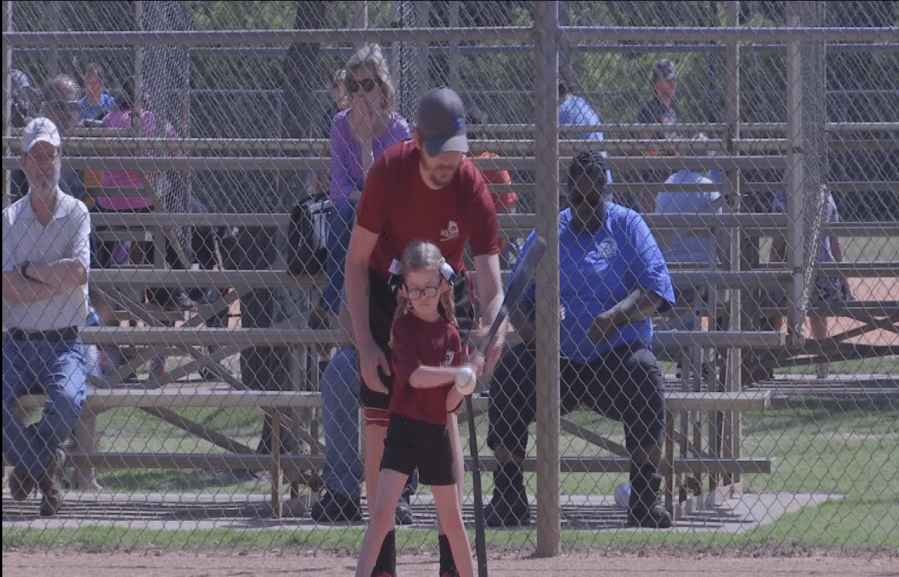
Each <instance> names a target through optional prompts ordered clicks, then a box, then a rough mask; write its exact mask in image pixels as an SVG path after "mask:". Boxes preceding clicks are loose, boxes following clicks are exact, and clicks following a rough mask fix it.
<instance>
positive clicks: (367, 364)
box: [357, 341, 393, 395]
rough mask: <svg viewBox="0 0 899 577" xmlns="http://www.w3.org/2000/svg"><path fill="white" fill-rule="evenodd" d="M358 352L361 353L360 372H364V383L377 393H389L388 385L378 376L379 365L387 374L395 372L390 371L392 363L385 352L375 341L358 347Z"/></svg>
mask: <svg viewBox="0 0 899 577" xmlns="http://www.w3.org/2000/svg"><path fill="white" fill-rule="evenodd" d="M357 352H358V354H359V372H360V373H361V374H362V382H363V384H364V385H365V386H366V387H368V388H369V389H371V390H372V391H374V392H376V393H381V394H382V395H386V394H388V393H389V392H390V391H389V390H387V387H385V386H384V383H382V382H381V378H380V377H379V376H378V367H380V368H381V370H382V371H384V374H385V375H392V374H393V373H392V372H391V371H390V363H388V362H387V357H386V356H384V352H383V351H381V349H380V348H378V345H376V344H375V343H374V342H373V341H372V342H370V343H369V344H367V345H365V346H361V347H358V349H357Z"/></svg>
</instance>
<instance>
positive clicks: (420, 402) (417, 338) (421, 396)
mask: <svg viewBox="0 0 899 577" xmlns="http://www.w3.org/2000/svg"><path fill="white" fill-rule="evenodd" d="M392 339H393V340H392V344H393V347H392V350H393V354H392V357H393V359H392V360H393V383H394V385H393V396H391V398H390V412H391V413H397V414H399V415H402V416H404V417H407V418H409V419H415V420H417V421H424V422H426V423H433V424H436V425H445V424H446V396H447V393H449V390H450V389H451V388H452V387H453V386H454V383H453V381H450V382H448V383H446V384H445V385H443V386H440V387H434V388H429V389H419V388H415V387H413V386H412V385H410V384H409V376H410V375H411V374H412V373H413V372H415V369H417V368H418V367H421V366H425V367H450V366H452V367H457V366H459V365H461V364H462V339H461V338H460V337H459V331H457V330H456V327H454V326H453V325H451V324H450V323H449V321H447V320H446V319H444V318H440V319H439V320H437V321H434V322H427V321H423V320H421V319H420V318H418V317H417V316H415V315H414V314H412V313H406V314H405V315H403V316H402V317H400V318H399V319H397V321H396V322H395V323H394V324H393V333H392Z"/></svg>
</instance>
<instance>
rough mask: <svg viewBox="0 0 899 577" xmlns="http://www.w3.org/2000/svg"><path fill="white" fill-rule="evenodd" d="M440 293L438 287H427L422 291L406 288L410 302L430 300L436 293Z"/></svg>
mask: <svg viewBox="0 0 899 577" xmlns="http://www.w3.org/2000/svg"><path fill="white" fill-rule="evenodd" d="M439 291H440V287H435V286H429V287H425V288H423V289H410V288H406V292H407V293H408V294H409V298H410V299H412V300H418V299H421V298H425V299H432V298H434V297H435V296H437V293H438V292H439Z"/></svg>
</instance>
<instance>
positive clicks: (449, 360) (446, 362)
mask: <svg viewBox="0 0 899 577" xmlns="http://www.w3.org/2000/svg"><path fill="white" fill-rule="evenodd" d="M454 358H456V351H446V358H445V359H443V362H442V363H440V366H441V367H451V366H453V359H454Z"/></svg>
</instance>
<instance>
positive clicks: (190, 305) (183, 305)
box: [164, 290, 197, 311]
mask: <svg viewBox="0 0 899 577" xmlns="http://www.w3.org/2000/svg"><path fill="white" fill-rule="evenodd" d="M164 308H165V309H166V310H170V311H196V310H197V301H195V300H194V299H192V298H190V297H189V296H187V292H185V291H183V290H178V291H173V292H172V294H171V296H170V297H169V300H168V301H167V302H166V303H165V306H164Z"/></svg>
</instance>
